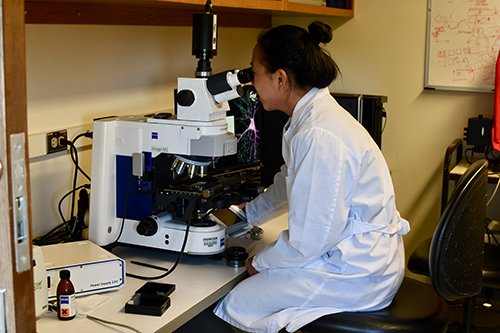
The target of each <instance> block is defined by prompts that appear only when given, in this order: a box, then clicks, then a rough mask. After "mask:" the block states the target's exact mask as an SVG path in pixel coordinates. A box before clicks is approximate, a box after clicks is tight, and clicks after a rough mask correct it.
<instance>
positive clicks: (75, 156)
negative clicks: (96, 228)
mask: <svg viewBox="0 0 500 333" xmlns="http://www.w3.org/2000/svg"><path fill="white" fill-rule="evenodd" d="M82 137H88V138H92V133H91V132H89V131H87V132H85V133H80V134H78V135H77V136H75V138H74V139H73V140H72V141H68V142H67V144H68V145H69V146H70V147H69V152H70V157H71V160H72V161H73V164H74V165H75V171H74V174H73V189H75V188H76V184H77V179H78V172H81V173H82V174H83V175H84V177H85V178H87V179H88V180H89V181H91V180H90V177H89V176H88V175H87V174H86V173H85V172H84V171H83V170H82V168H80V165H79V164H78V149H77V148H76V146H75V143H76V141H78V139H80V138H82ZM75 192H76V191H73V193H72V194H73V195H72V197H71V209H70V217H71V220H72V221H73V220H74V226H73V229H76V224H77V221H76V220H75V219H74V216H75V201H76V195H75Z"/></svg>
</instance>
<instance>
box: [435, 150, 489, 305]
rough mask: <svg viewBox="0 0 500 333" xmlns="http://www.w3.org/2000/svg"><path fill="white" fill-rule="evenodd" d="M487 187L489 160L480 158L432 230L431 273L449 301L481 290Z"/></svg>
mask: <svg viewBox="0 0 500 333" xmlns="http://www.w3.org/2000/svg"><path fill="white" fill-rule="evenodd" d="M487 187H488V162H487V161H486V160H479V161H477V162H475V163H474V164H472V165H471V166H470V167H469V168H468V169H467V171H466V172H465V173H464V174H463V175H462V177H461V178H460V179H459V181H458V183H457V185H456V186H455V189H454V190H453V193H452V194H451V197H450V200H449V201H448V204H447V205H446V208H445V210H444V212H443V214H442V216H441V219H440V220H439V223H438V226H437V228H436V230H435V231H434V236H433V237H432V243H431V248H430V254H429V270H430V276H431V280H432V284H433V286H434V289H436V292H437V293H438V294H439V295H441V297H443V298H444V299H446V300H448V301H454V300H456V299H459V298H466V297H471V296H475V295H477V294H479V292H480V291H481V280H482V268H483V251H484V226H485V219H486V196H487Z"/></svg>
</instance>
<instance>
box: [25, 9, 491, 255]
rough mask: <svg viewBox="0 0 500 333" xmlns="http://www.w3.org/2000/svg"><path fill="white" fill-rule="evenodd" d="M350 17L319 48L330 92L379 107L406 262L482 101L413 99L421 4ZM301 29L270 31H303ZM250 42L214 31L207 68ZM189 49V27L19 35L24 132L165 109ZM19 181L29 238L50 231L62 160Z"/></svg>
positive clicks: (44, 29) (477, 96)
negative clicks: (328, 67) (449, 150)
mask: <svg viewBox="0 0 500 333" xmlns="http://www.w3.org/2000/svg"><path fill="white" fill-rule="evenodd" d="M355 6H356V7H355V17H354V18H353V19H350V20H346V19H334V18H327V19H324V18H321V19H322V20H323V21H325V22H326V23H329V24H331V25H332V26H333V27H335V28H336V29H335V32H334V40H333V41H332V42H331V43H330V44H329V45H328V46H327V49H328V50H329V52H330V53H331V55H332V56H333V58H334V59H335V60H336V61H337V63H338V65H339V67H340V69H341V71H342V78H340V79H339V80H338V81H337V82H336V83H334V84H333V85H332V87H331V90H332V91H336V92H348V93H364V94H374V95H386V96H388V103H387V104H386V105H385V107H386V111H387V114H388V120H387V126H386V128H385V131H384V134H383V139H382V150H383V152H384V155H385V157H386V159H387V162H388V164H389V167H390V169H391V172H392V176H393V179H394V186H395V190H396V195H397V204H398V209H399V211H400V212H401V215H402V216H403V217H405V218H406V219H408V220H409V221H410V223H411V226H412V231H411V233H410V234H409V235H408V236H406V237H405V242H406V248H407V252H408V253H410V252H411V251H412V250H413V249H414V248H415V246H416V245H417V244H418V243H419V242H420V241H421V240H422V239H423V238H425V237H430V236H431V235H432V231H433V229H434V227H435V225H436V222H437V220H438V217H439V206H440V196H441V179H442V178H441V177H442V164H443V158H444V152H445V149H446V147H447V145H448V144H450V143H451V142H452V141H453V140H454V139H455V138H460V137H462V136H463V128H464V127H466V126H467V119H468V118H469V117H474V116H477V115H478V114H483V115H484V116H486V117H491V116H492V112H493V95H492V94H489V93H470V92H445V91H426V90H424V89H423V83H424V66H425V37H426V16H427V0H412V1H408V0H407V1H393V0H378V1H370V0H356V1H355ZM313 19H315V18H304V17H275V18H274V22H273V23H274V24H281V23H290V24H297V25H301V26H304V27H305V26H307V24H308V23H310V22H311V21H312V20H313ZM259 32H260V30H259V29H227V28H226V29H224V28H223V29H221V30H220V38H219V40H220V48H219V51H220V52H219V55H218V56H217V57H216V58H215V60H214V61H213V65H214V69H215V70H216V71H217V70H223V69H226V68H231V67H237V68H238V67H239V68H241V67H242V66H247V65H248V63H249V61H250V55H251V50H252V48H253V45H254V43H255V40H256V36H257V35H258V33H259ZM190 38H191V37H190V28H171V27H168V28H165V27H159V28H152V27H100V26H86V27H78V26H64V27H63V26H40V25H36V26H32V25H28V26H27V55H28V60H27V61H28V108H29V109H28V115H29V131H30V133H38V132H44V131H47V130H52V129H56V128H59V127H65V126H74V125H79V124H83V123H88V122H90V121H91V119H92V118H93V117H96V116H101V115H106V114H111V113H114V114H124V113H137V112H139V111H156V110H160V109H162V108H165V107H166V106H169V105H172V95H171V91H172V89H173V88H174V86H175V78H176V77H177V76H181V75H184V76H185V75H187V76H191V75H192V72H193V69H194V66H195V65H194V64H195V61H194V58H193V57H191V56H190V54H191V52H190ZM88 155H89V154H88V153H87V155H86V156H85V157H82V158H84V159H85V160H86V163H89V159H90V157H89V156H88ZM55 160H57V162H55ZM46 165H50V167H46ZM59 168H64V172H58V171H57V170H58V169H59ZM48 170H50V171H48ZM88 170H89V167H88ZM31 172H32V173H31V176H32V191H33V198H34V199H33V206H34V212H35V214H36V216H34V218H33V220H34V229H35V232H34V234H35V235H36V234H37V233H38V234H40V233H41V232H43V231H44V230H47V229H48V228H49V226H50V225H53V224H54V223H55V222H54V221H53V220H54V218H55V217H54V216H56V214H54V203H55V202H56V201H57V200H58V199H59V197H60V196H61V195H62V194H63V193H64V192H65V191H67V190H68V189H69V179H70V173H71V166H70V162H69V158H68V157H67V156H60V157H58V158H57V159H50V161H49V160H45V159H40V161H36V162H33V163H31ZM46 174H47V175H46ZM42 203H43V204H42ZM35 214H34V215H35Z"/></svg>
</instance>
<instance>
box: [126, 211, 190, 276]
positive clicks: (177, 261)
mask: <svg viewBox="0 0 500 333" xmlns="http://www.w3.org/2000/svg"><path fill="white" fill-rule="evenodd" d="M195 206H196V202H195V203H194V204H193V205H192V206H191V211H190V212H189V219H188V221H187V225H186V231H185V234H184V240H183V242H182V247H181V252H180V253H179V256H178V257H177V260H176V261H175V263H174V265H173V266H172V267H171V268H170V270H168V269H166V268H163V269H164V270H166V271H167V272H166V273H163V274H161V275H158V276H151V277H148V276H140V275H135V274H131V273H127V274H126V275H127V276H128V277H132V278H136V279H139V280H158V279H162V278H164V277H166V276H167V275H169V274H171V273H172V272H173V271H174V270H175V269H176V268H177V266H178V265H179V262H180V261H181V258H182V255H183V254H184V250H185V249H186V245H187V240H188V236H189V228H190V227H191V219H192V217H193V211H194V207H195Z"/></svg>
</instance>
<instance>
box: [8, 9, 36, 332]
mask: <svg viewBox="0 0 500 333" xmlns="http://www.w3.org/2000/svg"><path fill="white" fill-rule="evenodd" d="M1 4H2V7H1V17H0V19H1V24H0V30H1V34H2V40H1V41H0V45H1V48H0V58H1V62H0V77H1V80H0V100H1V101H2V103H0V162H1V164H2V167H1V174H0V244H1V245H0V247H1V249H0V268H1V272H2V278H1V279H0V295H1V296H0V302H1V305H0V308H2V307H3V308H2V309H1V312H0V318H2V323H1V325H3V326H4V327H6V328H7V331H8V332H36V321H35V302H34V290H33V267H32V260H31V258H32V253H31V252H32V251H31V250H32V248H31V231H30V230H31V225H30V220H31V218H30V217H31V216H30V204H29V203H30V197H29V168H28V148H27V140H26V133H27V118H26V117H27V115H26V104H27V103H26V61H25V46H24V43H25V39H24V1H23V0H2V2H1Z"/></svg>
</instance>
